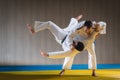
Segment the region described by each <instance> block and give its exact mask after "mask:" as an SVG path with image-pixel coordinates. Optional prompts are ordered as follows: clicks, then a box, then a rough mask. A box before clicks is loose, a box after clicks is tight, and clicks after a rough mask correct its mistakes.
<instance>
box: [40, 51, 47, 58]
mask: <svg viewBox="0 0 120 80" xmlns="http://www.w3.org/2000/svg"><path fill="white" fill-rule="evenodd" d="M40 54H41V55H42V56H44V57H49V54H47V53H45V52H43V51H41V50H40Z"/></svg>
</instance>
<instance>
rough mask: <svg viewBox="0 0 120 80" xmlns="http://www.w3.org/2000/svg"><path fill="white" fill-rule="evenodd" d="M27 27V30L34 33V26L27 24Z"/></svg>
mask: <svg viewBox="0 0 120 80" xmlns="http://www.w3.org/2000/svg"><path fill="white" fill-rule="evenodd" d="M27 28H28V29H29V31H30V32H31V33H32V34H34V33H35V30H34V28H32V26H31V25H30V24H27Z"/></svg>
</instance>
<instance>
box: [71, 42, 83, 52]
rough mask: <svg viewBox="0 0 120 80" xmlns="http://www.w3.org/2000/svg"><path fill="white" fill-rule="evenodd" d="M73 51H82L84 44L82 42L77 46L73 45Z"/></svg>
mask: <svg viewBox="0 0 120 80" xmlns="http://www.w3.org/2000/svg"><path fill="white" fill-rule="evenodd" d="M73 43H74V42H73ZM75 49H77V50H78V51H82V50H83V49H84V44H83V43H82V42H78V43H77V45H75Z"/></svg>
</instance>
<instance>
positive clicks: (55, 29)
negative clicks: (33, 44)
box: [34, 21, 66, 44]
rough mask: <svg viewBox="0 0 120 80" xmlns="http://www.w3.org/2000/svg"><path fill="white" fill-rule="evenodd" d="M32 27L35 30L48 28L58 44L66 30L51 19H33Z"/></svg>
mask: <svg viewBox="0 0 120 80" xmlns="http://www.w3.org/2000/svg"><path fill="white" fill-rule="evenodd" d="M34 29H35V32H38V31H41V30H45V29H49V30H50V32H51V33H52V34H53V35H54V37H55V39H56V41H57V42H58V43H60V44H61V41H62V40H63V38H64V37H65V36H66V32H65V31H64V30H63V29H61V28H60V27H59V26H57V25H56V24H55V23H53V22H52V21H47V22H40V21H35V24H34Z"/></svg>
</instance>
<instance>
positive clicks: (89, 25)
mask: <svg viewBox="0 0 120 80" xmlns="http://www.w3.org/2000/svg"><path fill="white" fill-rule="evenodd" d="M84 26H87V28H88V29H89V28H91V27H92V21H90V20H86V21H85V23H84Z"/></svg>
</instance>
